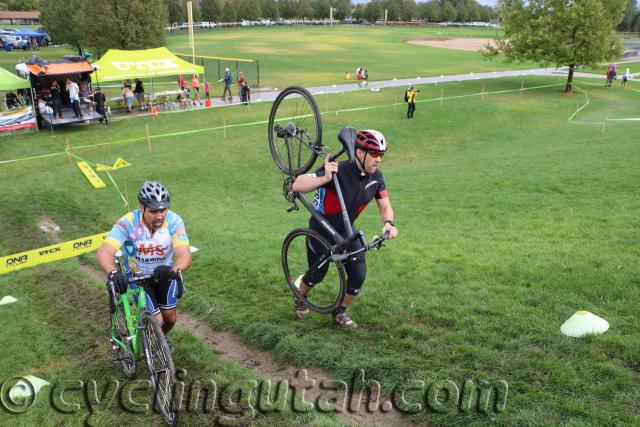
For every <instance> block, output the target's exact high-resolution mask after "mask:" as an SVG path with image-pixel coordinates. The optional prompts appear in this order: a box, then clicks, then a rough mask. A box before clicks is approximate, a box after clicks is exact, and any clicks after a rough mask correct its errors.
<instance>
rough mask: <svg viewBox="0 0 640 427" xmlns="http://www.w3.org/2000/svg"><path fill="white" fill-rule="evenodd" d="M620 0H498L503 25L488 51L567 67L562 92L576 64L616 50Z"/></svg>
mask: <svg viewBox="0 0 640 427" xmlns="http://www.w3.org/2000/svg"><path fill="white" fill-rule="evenodd" d="M625 3H626V0H536V1H528V0H500V3H499V8H500V13H501V15H502V23H503V26H504V34H503V36H501V37H499V38H497V39H496V41H495V42H496V47H492V46H491V45H487V46H485V53H486V54H487V55H489V56H493V55H496V54H498V53H500V52H501V53H503V54H504V56H505V60H506V61H508V62H509V61H514V60H517V61H534V62H538V63H540V64H541V65H548V64H554V65H556V66H569V75H568V77H567V84H566V87H565V92H568V93H570V92H571V91H572V82H573V72H574V70H575V67H576V66H587V65H596V64H598V63H600V62H602V61H611V60H614V59H616V58H618V56H619V55H620V53H621V52H622V42H621V41H620V39H619V37H618V35H617V34H616V32H615V28H616V25H617V24H618V23H619V22H620V20H621V18H622V13H623V11H624V5H625Z"/></svg>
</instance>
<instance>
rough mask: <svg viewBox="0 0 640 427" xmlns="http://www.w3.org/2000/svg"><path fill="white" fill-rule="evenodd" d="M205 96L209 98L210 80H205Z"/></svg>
mask: <svg viewBox="0 0 640 427" xmlns="http://www.w3.org/2000/svg"><path fill="white" fill-rule="evenodd" d="M204 97H205V99H209V82H204Z"/></svg>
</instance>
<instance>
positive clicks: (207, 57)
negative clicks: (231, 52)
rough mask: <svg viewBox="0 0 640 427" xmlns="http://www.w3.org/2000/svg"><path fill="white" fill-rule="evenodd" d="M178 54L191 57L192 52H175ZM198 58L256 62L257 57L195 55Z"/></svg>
mask: <svg viewBox="0 0 640 427" xmlns="http://www.w3.org/2000/svg"><path fill="white" fill-rule="evenodd" d="M173 53H174V54H175V55H177V56H185V57H187V58H191V56H192V55H191V54H188V53H180V52H173ZM195 57H196V58H205V59H221V60H223V61H238V62H256V59H245V58H225V57H223V56H205V55H195Z"/></svg>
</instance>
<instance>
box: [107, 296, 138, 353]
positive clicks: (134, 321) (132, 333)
mask: <svg viewBox="0 0 640 427" xmlns="http://www.w3.org/2000/svg"><path fill="white" fill-rule="evenodd" d="M129 295H132V296H134V298H136V299H137V300H138V302H137V304H135V307H136V314H135V315H133V314H132V313H131V305H132V304H131V301H129ZM118 303H119V304H122V307H123V309H124V314H125V321H126V322H127V330H128V331H129V338H130V340H131V349H132V350H133V355H134V357H135V358H136V359H141V358H142V340H141V338H142V337H141V335H140V334H138V330H139V329H140V321H141V319H142V314H143V313H144V312H145V311H146V308H147V298H146V292H145V291H144V288H143V287H137V288H135V289H128V290H127V292H125V293H124V294H122V295H120V299H119V300H118ZM115 328H116V325H115V324H114V323H112V324H111V339H112V340H113V342H114V343H116V344H117V345H118V346H119V347H121V348H123V349H124V348H125V347H126V345H125V343H123V342H122V341H120V340H119V339H118V338H116V336H115V333H114V332H115Z"/></svg>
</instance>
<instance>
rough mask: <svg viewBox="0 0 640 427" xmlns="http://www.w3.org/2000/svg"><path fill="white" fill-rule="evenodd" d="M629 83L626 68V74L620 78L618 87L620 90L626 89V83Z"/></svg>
mask: <svg viewBox="0 0 640 427" xmlns="http://www.w3.org/2000/svg"><path fill="white" fill-rule="evenodd" d="M628 81H629V69H628V68H627V70H626V72H625V73H624V75H623V76H622V81H621V82H620V86H621V87H622V88H626V87H627V82H628Z"/></svg>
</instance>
